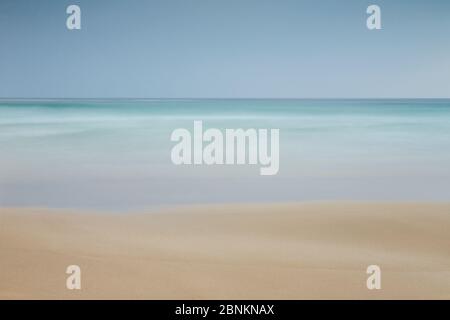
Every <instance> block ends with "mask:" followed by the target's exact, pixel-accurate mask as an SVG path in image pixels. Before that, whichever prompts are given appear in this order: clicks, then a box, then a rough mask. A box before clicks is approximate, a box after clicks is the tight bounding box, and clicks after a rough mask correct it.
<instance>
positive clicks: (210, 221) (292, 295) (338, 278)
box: [0, 202, 450, 299]
mask: <svg viewBox="0 0 450 320" xmlns="http://www.w3.org/2000/svg"><path fill="white" fill-rule="evenodd" d="M449 230H450V204H437V203H436V204H432V203H345V202H342V203H304V204H271V205H261V204H258V205H250V204H249V205H214V206H206V205H205V206H192V207H180V208H173V209H164V210H161V211H157V212H150V211H149V212H139V213H123V214H111V213H95V212H81V211H80V212H77V211H67V210H56V209H39V208H26V209H25V208H2V209H0V257H1V259H0V298H1V299H313V298H314V299H387V298H392V299H450V232H449ZM73 264H75V265H79V266H80V267H81V270H82V289H81V290H67V289H66V278H67V276H68V275H67V274H66V273H65V271H66V267H67V266H68V265H73ZM372 264H375V265H379V266H380V267H381V271H382V289H381V290H368V289H367V288H366V279H367V277H368V275H367V274H366V268H367V266H368V265H372Z"/></svg>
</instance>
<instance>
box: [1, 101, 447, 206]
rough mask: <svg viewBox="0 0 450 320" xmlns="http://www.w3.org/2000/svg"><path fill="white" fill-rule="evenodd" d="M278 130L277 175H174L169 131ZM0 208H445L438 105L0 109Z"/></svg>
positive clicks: (38, 104)
mask: <svg viewBox="0 0 450 320" xmlns="http://www.w3.org/2000/svg"><path fill="white" fill-rule="evenodd" d="M194 120H202V121H203V124H204V126H205V127H216V128H219V129H225V128H244V129H245V128H269V129H270V128H278V129H280V171H279V173H278V174H277V175H275V176H260V175H259V166H255V165H253V166H251V165H242V166H174V165H173V164H172V163H171V161H170V151H171V148H172V147H173V145H174V144H175V143H173V142H171V141H170V134H171V132H172V131H173V130H174V129H176V128H181V127H184V128H188V129H190V130H192V128H193V121H194ZM0 156H1V157H0V205H1V206H45V207H47V206H48V207H69V208H72V207H73V208H78V207H83V208H103V209H118V210H121V209H124V208H130V209H134V208H142V207H148V206H158V205H171V204H183V203H207V202H261V201H315V200H375V201H384V200H388V201H391V200H408V201H450V100H113V101H107V100H104V101H102V100H92V101H80V100H78V101H70V100H60V101H58V100H52V101H42V100H41V101H0Z"/></svg>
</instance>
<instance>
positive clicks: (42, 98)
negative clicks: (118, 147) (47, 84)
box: [0, 97, 450, 101]
mask: <svg viewBox="0 0 450 320" xmlns="http://www.w3.org/2000/svg"><path fill="white" fill-rule="evenodd" d="M2 100H3V101H14V100H30V101H32V100H35V101H36V100H450V97H379V98H375V97H322V98H321V97H281V98H280V97H233V98H231V97H176V98H170V97H65V98H62V97H0V101H2Z"/></svg>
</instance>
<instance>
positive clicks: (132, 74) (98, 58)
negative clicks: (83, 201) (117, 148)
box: [0, 0, 450, 98]
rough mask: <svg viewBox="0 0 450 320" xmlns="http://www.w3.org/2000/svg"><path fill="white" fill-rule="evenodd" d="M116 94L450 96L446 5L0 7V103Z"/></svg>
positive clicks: (116, 2) (139, 0)
mask: <svg viewBox="0 0 450 320" xmlns="http://www.w3.org/2000/svg"><path fill="white" fill-rule="evenodd" d="M71 4H76V5H79V6H80V8H81V30H68V29H67V27H66V19H67V17H68V14H66V8H67V6H69V5H71ZM371 4H377V5H379V6H380V8H381V19H382V29H381V30H368V29H367V27H366V19H367V17H368V14H367V13H366V9H367V7H368V6H369V5H371ZM120 97H122V98H125V97H134V98H450V1H448V0H429V1H425V0H422V1H418V0H370V1H366V0H346V1H339V0H305V1H302V0H190V1H186V0H154V1H151V0H147V1H143V0H129V1H123V0H108V1H106V0H78V1H76V0H40V1H35V0H28V1H25V0H1V1H0V98H120Z"/></svg>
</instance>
